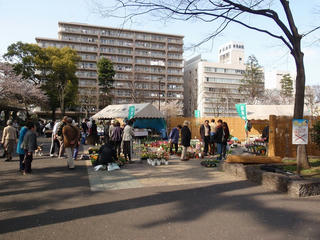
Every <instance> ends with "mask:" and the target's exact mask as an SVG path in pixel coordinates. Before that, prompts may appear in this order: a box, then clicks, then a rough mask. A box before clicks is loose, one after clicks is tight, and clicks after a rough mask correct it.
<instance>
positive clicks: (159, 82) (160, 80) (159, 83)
mask: <svg viewBox="0 0 320 240" xmlns="http://www.w3.org/2000/svg"><path fill="white" fill-rule="evenodd" d="M160 84H161V78H159V94H158V95H159V111H160Z"/></svg>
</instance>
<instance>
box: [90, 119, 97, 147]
mask: <svg viewBox="0 0 320 240" xmlns="http://www.w3.org/2000/svg"><path fill="white" fill-rule="evenodd" d="M88 142H89V144H91V145H96V144H98V143H99V137H98V128H97V124H96V121H95V120H92V123H91V127H90V128H89V136H88Z"/></svg>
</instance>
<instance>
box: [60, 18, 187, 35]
mask: <svg viewBox="0 0 320 240" xmlns="http://www.w3.org/2000/svg"><path fill="white" fill-rule="evenodd" d="M58 24H59V26H60V25H73V26H83V27H90V28H99V29H103V28H104V29H113V30H119V31H128V32H136V33H150V34H157V35H162V36H172V37H179V38H184V36H183V35H177V34H170V33H159V32H150V31H143V30H131V29H125V28H113V27H107V26H98V25H90V24H87V23H78V22H58Z"/></svg>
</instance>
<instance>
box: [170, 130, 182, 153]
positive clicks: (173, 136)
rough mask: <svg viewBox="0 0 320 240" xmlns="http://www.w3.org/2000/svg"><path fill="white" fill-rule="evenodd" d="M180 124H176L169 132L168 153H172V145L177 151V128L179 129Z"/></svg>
mask: <svg viewBox="0 0 320 240" xmlns="http://www.w3.org/2000/svg"><path fill="white" fill-rule="evenodd" d="M181 128H182V126H181V125H178V126H177V127H174V128H172V130H171V132H170V134H169V140H170V154H171V155H172V154H173V152H172V148H173V145H174V148H175V150H176V153H177V152H178V143H179V130H181Z"/></svg>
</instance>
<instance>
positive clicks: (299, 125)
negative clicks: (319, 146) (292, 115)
mask: <svg viewBox="0 0 320 240" xmlns="http://www.w3.org/2000/svg"><path fill="white" fill-rule="evenodd" d="M292 144H308V120H306V119H293V120H292Z"/></svg>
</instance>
